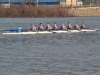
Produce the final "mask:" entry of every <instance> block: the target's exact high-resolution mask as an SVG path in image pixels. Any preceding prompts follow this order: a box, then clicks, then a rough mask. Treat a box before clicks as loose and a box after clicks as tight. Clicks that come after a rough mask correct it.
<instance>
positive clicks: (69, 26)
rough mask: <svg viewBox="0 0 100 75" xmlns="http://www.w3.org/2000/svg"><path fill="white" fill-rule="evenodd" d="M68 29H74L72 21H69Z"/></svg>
mask: <svg viewBox="0 0 100 75" xmlns="http://www.w3.org/2000/svg"><path fill="white" fill-rule="evenodd" d="M67 29H68V30H71V29H73V26H72V25H71V24H70V22H68V26H67Z"/></svg>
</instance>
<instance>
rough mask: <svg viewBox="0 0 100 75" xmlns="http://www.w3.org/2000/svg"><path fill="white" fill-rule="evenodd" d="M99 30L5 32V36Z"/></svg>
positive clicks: (95, 30) (92, 30)
mask: <svg viewBox="0 0 100 75" xmlns="http://www.w3.org/2000/svg"><path fill="white" fill-rule="evenodd" d="M97 31H98V29H82V30H68V31H62V30H59V31H38V32H9V31H6V32H3V33H2V34H3V35H14V34H51V33H53V34H54V33H79V32H97Z"/></svg>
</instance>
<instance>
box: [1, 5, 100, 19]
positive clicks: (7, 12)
mask: <svg viewBox="0 0 100 75" xmlns="http://www.w3.org/2000/svg"><path fill="white" fill-rule="evenodd" d="M66 17H100V7H80V8H67V7H65V8H64V7H59V6H54V7H52V6H46V5H41V6H40V7H35V6H32V5H28V6H27V5H24V4H23V5H20V6H18V5H14V4H11V6H10V8H2V7H0V18H66Z"/></svg>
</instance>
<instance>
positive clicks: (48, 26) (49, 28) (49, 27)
mask: <svg viewBox="0 0 100 75" xmlns="http://www.w3.org/2000/svg"><path fill="white" fill-rule="evenodd" d="M45 30H46V31H49V30H52V27H51V26H50V24H49V23H47V26H46V28H45Z"/></svg>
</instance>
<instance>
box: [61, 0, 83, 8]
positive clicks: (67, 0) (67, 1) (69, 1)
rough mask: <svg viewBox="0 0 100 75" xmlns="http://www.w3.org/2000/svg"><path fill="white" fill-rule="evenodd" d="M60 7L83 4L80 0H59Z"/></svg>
mask: <svg viewBox="0 0 100 75" xmlns="http://www.w3.org/2000/svg"><path fill="white" fill-rule="evenodd" d="M60 6H61V7H77V6H83V2H82V0H61V1H60Z"/></svg>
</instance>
